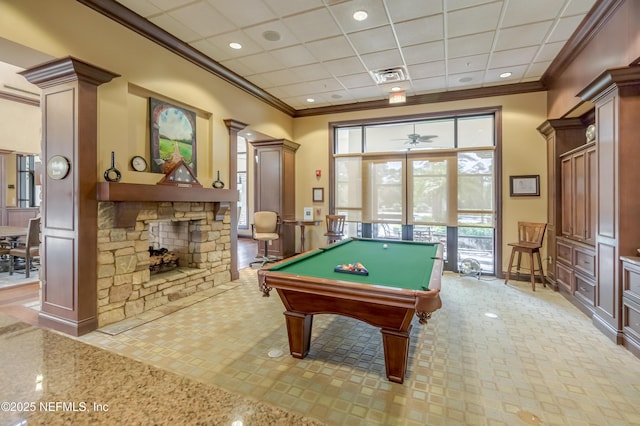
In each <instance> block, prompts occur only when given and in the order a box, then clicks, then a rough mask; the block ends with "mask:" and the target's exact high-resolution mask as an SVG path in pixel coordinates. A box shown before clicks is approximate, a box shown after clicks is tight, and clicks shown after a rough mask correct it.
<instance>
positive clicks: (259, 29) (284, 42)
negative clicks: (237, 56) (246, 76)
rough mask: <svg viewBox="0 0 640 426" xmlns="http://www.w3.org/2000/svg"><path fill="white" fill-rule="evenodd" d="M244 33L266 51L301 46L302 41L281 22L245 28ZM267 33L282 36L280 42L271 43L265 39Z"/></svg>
mask: <svg viewBox="0 0 640 426" xmlns="http://www.w3.org/2000/svg"><path fill="white" fill-rule="evenodd" d="M243 31H244V32H245V33H246V34H247V35H249V37H251V39H252V40H253V41H255V42H256V43H258V45H260V47H262V48H263V49H265V50H274V49H281V48H283V47H287V46H292V45H294V44H300V40H298V38H297V37H296V36H295V35H294V34H293V33H292V32H291V31H289V29H288V28H287V27H286V26H285V25H284V24H283V23H282V22H281V21H271V22H266V23H264V24H259V25H255V26H253V27H248V28H243ZM266 31H275V32H277V33H279V34H280V40H277V41H271V40H267V39H265V38H264V36H263V34H264V33H265V32H266Z"/></svg>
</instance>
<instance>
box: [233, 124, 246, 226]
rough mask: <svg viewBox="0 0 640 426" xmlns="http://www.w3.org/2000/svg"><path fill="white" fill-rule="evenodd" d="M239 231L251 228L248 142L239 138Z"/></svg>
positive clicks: (237, 177)
mask: <svg viewBox="0 0 640 426" xmlns="http://www.w3.org/2000/svg"><path fill="white" fill-rule="evenodd" d="M237 140H238V161H237V165H238V172H237V176H236V179H237V180H238V192H239V194H240V198H239V200H238V229H248V228H249V208H248V205H247V141H246V139H245V138H243V137H240V136H238V138H237Z"/></svg>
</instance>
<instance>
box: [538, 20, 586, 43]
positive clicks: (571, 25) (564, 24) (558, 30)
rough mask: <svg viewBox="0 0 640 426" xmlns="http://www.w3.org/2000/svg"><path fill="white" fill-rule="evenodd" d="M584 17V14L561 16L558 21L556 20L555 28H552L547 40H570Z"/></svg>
mask: <svg viewBox="0 0 640 426" xmlns="http://www.w3.org/2000/svg"><path fill="white" fill-rule="evenodd" d="M582 18H583V17H582V15H580V16H569V17H567V18H560V19H559V20H558V22H556V25H555V26H554V28H553V29H552V30H551V35H550V36H549V38H548V39H547V42H555V41H567V40H569V38H570V37H571V35H572V34H573V33H574V32H575V30H576V29H577V28H578V25H580V22H582Z"/></svg>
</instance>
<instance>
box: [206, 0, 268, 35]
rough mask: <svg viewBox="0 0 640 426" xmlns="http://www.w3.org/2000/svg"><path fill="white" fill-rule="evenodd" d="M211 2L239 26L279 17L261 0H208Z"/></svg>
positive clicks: (242, 26)
mask: <svg viewBox="0 0 640 426" xmlns="http://www.w3.org/2000/svg"><path fill="white" fill-rule="evenodd" d="M208 2H209V4H211V5H212V6H213V7H215V8H216V9H217V10H218V11H219V12H220V13H221V14H222V15H224V16H225V17H226V18H227V19H228V20H229V21H231V23H233V24H234V25H236V26H237V27H239V28H244V27H247V26H251V25H256V24H260V23H263V22H267V21H272V20H274V19H276V18H277V16H276V14H275V13H273V12H272V11H271V9H270V8H269V7H268V6H267V5H266V4H264V3H263V2H260V1H255V0H233V1H217V0H208Z"/></svg>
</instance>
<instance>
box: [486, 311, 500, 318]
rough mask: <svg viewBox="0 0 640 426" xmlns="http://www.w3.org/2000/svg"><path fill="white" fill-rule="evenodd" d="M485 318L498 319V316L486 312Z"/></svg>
mask: <svg viewBox="0 0 640 426" xmlns="http://www.w3.org/2000/svg"><path fill="white" fill-rule="evenodd" d="M484 316H485V317H488V318H498V315H496V314H494V313H493V312H485V314H484Z"/></svg>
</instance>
